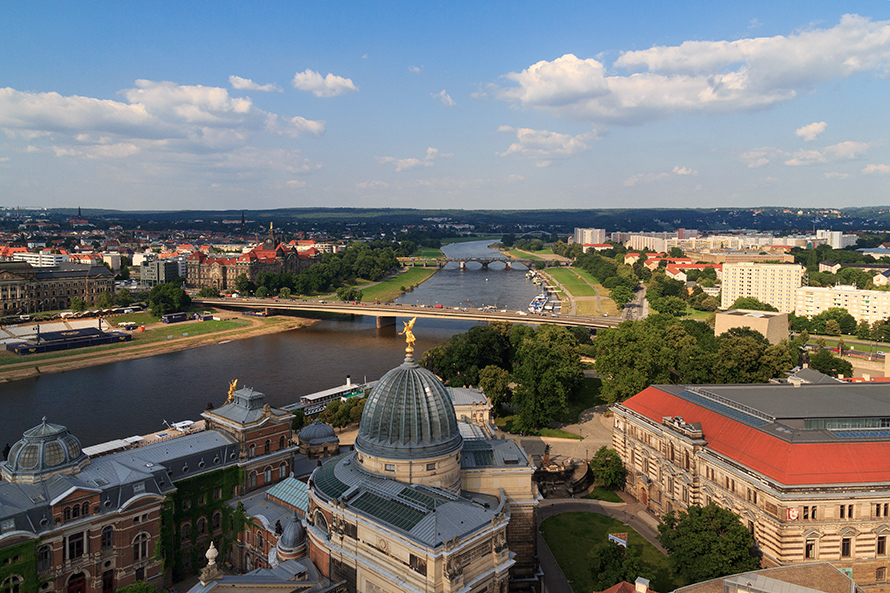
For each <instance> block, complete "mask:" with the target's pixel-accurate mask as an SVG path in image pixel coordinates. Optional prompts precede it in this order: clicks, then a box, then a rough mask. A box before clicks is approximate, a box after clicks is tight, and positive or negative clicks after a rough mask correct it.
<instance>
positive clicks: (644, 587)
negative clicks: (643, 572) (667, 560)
mask: <svg viewBox="0 0 890 593" xmlns="http://www.w3.org/2000/svg"><path fill="white" fill-rule="evenodd" d="M634 592H635V593H648V592H649V579H644V578H643V577H637V580H636V581H634Z"/></svg>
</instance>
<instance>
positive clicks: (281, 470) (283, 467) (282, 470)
mask: <svg viewBox="0 0 890 593" xmlns="http://www.w3.org/2000/svg"><path fill="white" fill-rule="evenodd" d="M286 475H287V463H285V462H283V461H282V462H281V463H280V464H278V479H279V480H283V479H284V477H285V476H286Z"/></svg>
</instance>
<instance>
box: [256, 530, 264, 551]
mask: <svg viewBox="0 0 890 593" xmlns="http://www.w3.org/2000/svg"><path fill="white" fill-rule="evenodd" d="M264 543H265V542H263V534H262V533H261V532H259V531H257V532H256V547H257V549H259V550H261V551H263V552H265V551H266V549H265V548H264V547H263V544H264Z"/></svg>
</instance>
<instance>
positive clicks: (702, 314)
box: [686, 307, 714, 321]
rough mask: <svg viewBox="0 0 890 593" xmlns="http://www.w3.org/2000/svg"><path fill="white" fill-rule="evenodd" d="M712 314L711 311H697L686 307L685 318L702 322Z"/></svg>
mask: <svg viewBox="0 0 890 593" xmlns="http://www.w3.org/2000/svg"><path fill="white" fill-rule="evenodd" d="M713 314H714V312H713V311H699V310H698V309H693V308H692V307H686V317H691V318H692V319H698V320H701V321H704V320H706V319H708V318H709V317H710V316H711V315H713Z"/></svg>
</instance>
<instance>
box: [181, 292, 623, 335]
mask: <svg viewBox="0 0 890 593" xmlns="http://www.w3.org/2000/svg"><path fill="white" fill-rule="evenodd" d="M192 302H194V303H195V304H200V305H204V306H207V307H217V308H220V309H233V310H250V311H257V310H262V311H264V312H265V313H267V314H272V313H273V312H274V311H307V312H309V311H313V312H326V313H339V314H345V315H365V316H370V317H376V318H377V327H384V326H387V325H394V324H395V322H396V317H438V318H444V319H460V320H469V321H509V322H511V323H535V324H540V323H552V324H554V325H562V326H566V327H589V328H594V329H596V328H603V327H615V326H617V325H618V324H619V323H620V322H621V319H620V318H618V317H583V316H571V315H552V314H550V313H547V314H545V315H535V314H532V313H526V314H522V313H520V312H519V311H508V310H503V309H501V310H487V311H479V310H478V309H470V308H463V307H451V308H448V307H444V306H443V307H441V308H439V307H431V306H429V305H409V304H397V303H387V304H379V305H378V304H372V303H352V302H341V301H324V300H306V301H297V300H290V299H258V298H248V299H245V298H237V299H235V298H219V299H206V298H195V299H193V301H192ZM523 313H525V312H523Z"/></svg>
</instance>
